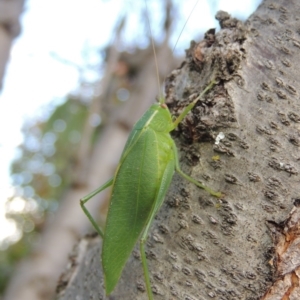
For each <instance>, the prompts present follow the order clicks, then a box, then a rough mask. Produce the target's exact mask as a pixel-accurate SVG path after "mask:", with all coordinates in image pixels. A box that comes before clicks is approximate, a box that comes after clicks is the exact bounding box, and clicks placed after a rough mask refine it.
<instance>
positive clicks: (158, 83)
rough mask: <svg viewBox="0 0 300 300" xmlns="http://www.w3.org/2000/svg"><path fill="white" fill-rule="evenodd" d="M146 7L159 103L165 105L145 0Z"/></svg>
mask: <svg viewBox="0 0 300 300" xmlns="http://www.w3.org/2000/svg"><path fill="white" fill-rule="evenodd" d="M145 5H146V15H147V22H148V26H149V31H150V36H151V44H152V49H153V53H154V60H155V69H156V80H157V87H158V91H159V102H160V103H164V98H163V96H162V92H161V88H160V79H159V72H158V62H157V56H156V51H155V45H154V39H153V35H152V30H151V24H150V19H149V10H148V6H147V0H145Z"/></svg>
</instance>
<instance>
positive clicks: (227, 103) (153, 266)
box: [58, 0, 300, 300]
mask: <svg viewBox="0 0 300 300" xmlns="http://www.w3.org/2000/svg"><path fill="white" fill-rule="evenodd" d="M299 14H300V4H299V1H297V0H289V1H284V0H278V1H276V2H274V1H271V0H266V1H264V2H263V4H262V5H261V6H260V7H259V8H258V9H257V11H256V12H255V13H254V14H253V15H252V16H251V17H250V18H249V20H248V21H247V22H246V24H245V25H243V24H241V23H240V22H239V21H237V20H235V19H232V18H229V16H228V14H226V13H224V12H219V13H218V14H217V18H218V19H219V21H220V24H221V27H222V29H221V31H220V32H218V33H217V34H214V31H213V30H210V31H209V32H208V33H207V35H206V39H205V40H204V41H202V42H200V44H198V45H192V48H191V49H190V51H188V56H187V59H186V61H185V63H184V64H183V65H182V66H181V67H180V68H179V69H177V70H175V71H174V72H173V73H172V74H171V76H170V77H169V79H168V85H167V101H168V104H169V106H170V107H171V109H172V110H173V112H174V114H176V113H177V110H180V109H181V108H182V107H183V106H185V105H186V103H187V101H188V97H189V96H190V95H198V94H199V93H200V91H201V90H203V88H204V87H205V86H206V85H207V84H208V83H209V82H210V81H211V80H212V79H214V78H215V79H216V80H217V84H216V86H215V87H214V88H213V90H212V91H211V92H209V93H208V95H207V96H205V97H204V98H205V100H204V99H201V100H200V101H199V103H198V106H197V107H196V108H195V109H194V111H193V114H190V115H189V116H188V117H187V118H186V119H185V120H184V121H183V122H182V124H181V125H180V126H179V129H178V130H177V131H176V132H175V134H174V136H176V144H177V145H178V148H179V151H180V154H181V158H182V159H181V166H182V168H183V170H184V171H185V172H187V173H189V174H190V175H191V176H192V177H194V178H196V179H198V180H200V181H202V182H203V183H204V184H205V185H207V186H209V187H211V188H212V189H214V190H216V191H222V192H223V194H224V195H223V197H222V198H221V199H219V200H218V199H215V198H212V197H211V196H210V195H209V194H207V192H205V191H203V190H200V189H198V188H196V187H195V186H194V185H193V184H191V183H188V182H186V181H185V180H184V179H182V178H181V177H180V176H179V175H177V174H176V175H175V176H174V179H173V182H172V185H171V188H170V190H169V193H168V196H167V197H166V199H165V202H164V204H163V206H162V208H161V209H160V211H159V213H158V215H157V217H156V219H155V220H154V222H153V224H152V225H151V230H150V233H149V237H148V242H147V256H148V264H149V270H150V273H151V274H150V276H151V283H152V288H153V293H154V298H155V299H268V300H269V299H300V288H299V274H300V273H299V264H300V253H299V252H300V248H299V232H298V231H299V224H300V223H299V215H300V214H299V207H298V206H299V202H300V201H299V199H300V198H299V194H300V185H299V181H300V177H299V173H298V171H299V161H300V154H299V146H300V131H299V129H300V128H299V124H300V104H299V90H300V89H299V88H300V86H299V85H300V84H299V80H298V78H299V77H300V76H299V68H298V62H299V60H300V49H299V48H300V37H299ZM199 140H200V141H201V142H200V143H196V142H197V141H199ZM199 156H200V159H199ZM297 245H298V246H297ZM100 249H101V241H100V239H99V238H98V237H92V236H88V237H85V238H83V239H82V240H81V242H80V243H79V244H78V245H77V248H76V249H75V250H74V252H73V254H72V255H71V257H70V264H69V268H68V271H67V272H66V273H65V274H64V275H63V276H62V277H61V280H60V283H59V287H58V290H59V293H58V299H60V300H66V299H77V298H80V299H131V300H132V299H147V295H146V292H145V284H144V277H143V273H142V267H141V262H140V258H139V252H138V248H136V250H135V251H134V253H133V255H132V256H131V258H130V259H129V261H128V263H127V265H126V267H125V270H124V272H123V274H122V277H121V279H120V282H119V284H118V286H117V288H116V289H115V291H114V292H113V293H112V295H111V296H109V297H107V298H106V297H105V296H104V295H105V292H104V287H103V277H102V269H101V261H100V252H101V250H100Z"/></svg>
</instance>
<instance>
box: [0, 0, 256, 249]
mask: <svg viewBox="0 0 300 300" xmlns="http://www.w3.org/2000/svg"><path fill="white" fill-rule="evenodd" d="M148 2H149V5H148V7H149V11H150V13H149V15H150V23H151V27H152V31H153V34H154V36H159V32H157V30H158V26H154V25H153V24H155V23H156V22H158V20H157V17H156V16H158V14H157V13H154V11H155V10H156V9H158V6H157V5H156V4H155V3H157V1H149V0H148ZM150 2H151V3H150ZM176 2H180V3H183V2H182V1H180V0H176ZM196 2H197V1H196V0H186V1H184V4H185V5H183V6H182V7H181V9H180V13H181V16H182V21H180V22H179V23H178V24H177V29H176V30H175V33H174V35H173V37H172V39H171V45H174V44H175V43H176V40H177V38H178V35H179V32H180V31H181V29H182V28H183V26H184V23H185V21H186V19H187V16H188V15H189V14H190V12H191V10H192V9H193V7H194V5H195V3H196ZM259 2H260V1H259V0H244V1H235V0H219V1H218V0H215V1H214V3H215V7H214V9H212V8H211V7H210V6H209V5H208V4H207V3H208V2H207V0H199V1H198V3H197V6H196V8H195V9H194V11H193V13H192V15H191V17H190V19H189V21H188V24H187V25H186V26H185V28H184V30H183V33H182V35H181V36H180V42H179V43H178V45H177V46H176V49H177V50H178V51H179V52H181V53H180V54H181V55H183V52H184V49H185V48H187V47H188V46H189V42H190V39H191V37H193V36H194V32H195V29H196V30H197V31H201V32H204V31H205V30H207V29H209V28H213V27H216V26H217V22H216V21H215V19H214V15H215V13H216V11H217V10H220V9H222V10H226V11H228V12H229V13H231V14H232V15H233V16H235V17H238V18H243V19H246V18H247V17H248V16H249V15H250V14H251V13H252V12H253V11H254V10H255V9H256V7H257V6H258V3H259ZM133 3H134V4H135V6H137V5H142V6H144V5H145V3H144V1H139V2H136V0H135V1H132V0H105V1H104V0H43V1H41V0H27V2H26V4H25V10H24V13H23V15H22V17H21V26H22V33H21V35H20V36H19V37H18V38H17V39H16V40H15V41H14V44H13V47H12V49H11V54H10V61H9V63H8V65H7V71H6V76H5V79H4V87H3V90H2V93H0V165H1V168H0V244H1V241H3V240H4V239H6V238H7V237H10V238H11V240H12V241H14V240H18V239H19V238H20V233H18V232H17V231H16V227H15V224H14V222H13V221H10V220H7V219H6V218H5V203H6V201H7V198H8V197H10V196H12V195H13V194H14V187H12V185H11V179H10V176H9V166H10V163H11V161H12V160H13V158H14V157H15V156H16V155H18V152H17V151H16V148H17V146H18V145H19V144H21V143H22V141H23V139H24V137H23V135H22V132H21V129H22V125H23V124H24V122H30V120H37V119H40V118H45V117H46V116H47V113H46V112H47V107H49V104H50V103H51V104H52V105H53V103H54V104H56V105H58V104H60V103H62V102H63V101H64V99H65V96H66V95H67V94H69V93H70V92H72V91H75V90H76V88H77V87H78V83H79V79H80V73H79V71H78V70H79V68H81V67H82V66H84V65H85V64H86V63H87V61H86V59H87V58H86V57H85V56H84V55H83V53H84V51H86V49H87V48H88V49H92V48H94V49H98V48H101V47H103V46H104V45H106V44H107V43H108V42H109V41H110V39H111V36H112V34H111V32H112V29H113V28H114V24H115V22H116V19H117V18H118V17H119V16H120V15H122V14H123V13H126V11H127V10H128V9H130V8H132V7H133V5H132V4H133ZM137 3H138V4H137ZM128 4H129V5H128ZM199 20H200V21H199ZM138 21H139V20H138V17H137V15H135V14H134V13H132V14H131V17H130V18H129V22H128V24H127V26H128V28H127V30H126V32H128V35H127V37H126V39H128V41H129V42H133V39H134V37H135V35H134V34H132V32H135V31H136V30H137V28H138ZM176 53H177V52H176ZM58 58H59V59H58ZM63 60H65V61H68V62H69V63H65V62H63ZM88 62H89V63H94V64H96V63H99V57H98V56H97V57H96V55H94V56H90V57H89V61H88ZM85 75H86V76H87V78H89V79H90V80H95V79H96V78H97V76H99V74H93V72H90V73H87V74H85ZM23 207H24V201H22V199H19V201H18V202H16V205H15V207H14V209H15V210H22V208H23ZM0 248H1V247H0Z"/></svg>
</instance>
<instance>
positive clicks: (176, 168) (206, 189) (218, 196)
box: [173, 142, 222, 198]
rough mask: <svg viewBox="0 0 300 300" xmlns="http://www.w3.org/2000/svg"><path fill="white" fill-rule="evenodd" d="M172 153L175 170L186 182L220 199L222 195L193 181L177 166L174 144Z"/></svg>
mask: <svg viewBox="0 0 300 300" xmlns="http://www.w3.org/2000/svg"><path fill="white" fill-rule="evenodd" d="M173 151H174V157H175V170H176V171H177V172H178V173H179V174H180V175H181V176H182V177H183V178H185V179H186V180H188V181H190V182H192V183H194V184H195V185H196V186H198V187H200V188H201V189H204V190H205V191H207V192H208V193H210V194H211V195H212V196H214V197H217V198H220V197H221V196H222V193H220V192H215V191H213V190H212V189H210V188H209V187H207V186H205V185H203V184H202V183H200V182H199V181H197V180H195V179H194V178H192V177H190V176H189V175H187V174H185V173H184V172H183V171H182V170H181V168H180V165H179V159H178V153H177V148H176V145H175V143H174V142H173Z"/></svg>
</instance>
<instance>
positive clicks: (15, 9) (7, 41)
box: [0, 0, 24, 91]
mask: <svg viewBox="0 0 300 300" xmlns="http://www.w3.org/2000/svg"><path fill="white" fill-rule="evenodd" d="M23 6H24V0H11V1H5V0H0V91H1V89H2V85H3V77H4V75H5V68H6V64H7V61H8V58H9V53H10V49H11V46H12V41H13V40H14V38H15V37H17V36H18V35H19V34H20V31H21V26H20V21H19V18H20V15H21V13H22V11H23Z"/></svg>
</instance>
